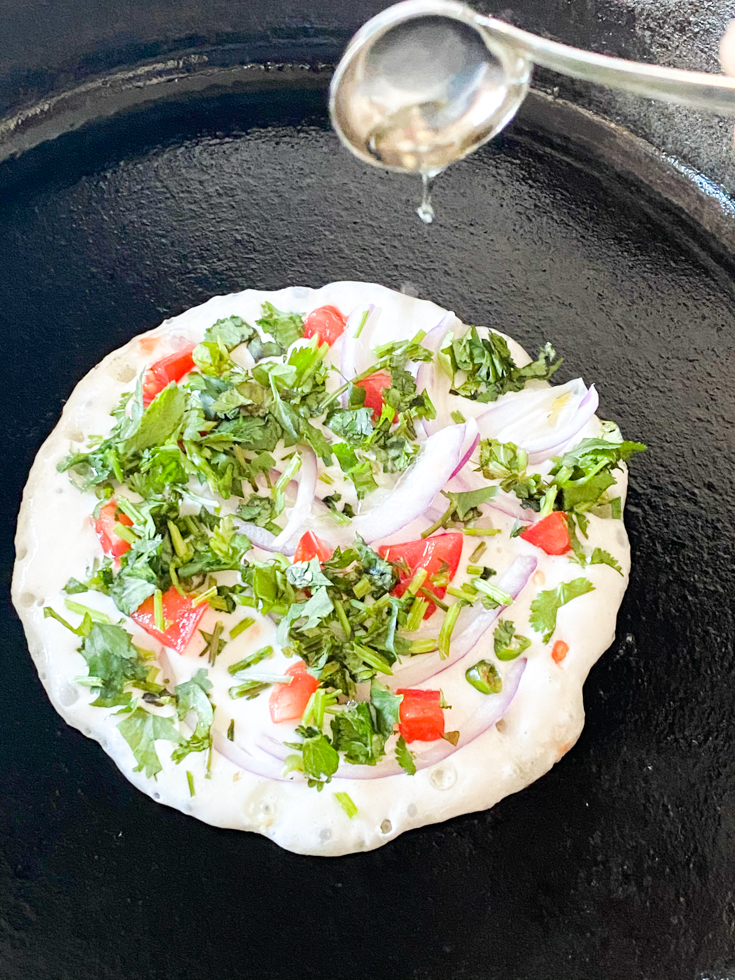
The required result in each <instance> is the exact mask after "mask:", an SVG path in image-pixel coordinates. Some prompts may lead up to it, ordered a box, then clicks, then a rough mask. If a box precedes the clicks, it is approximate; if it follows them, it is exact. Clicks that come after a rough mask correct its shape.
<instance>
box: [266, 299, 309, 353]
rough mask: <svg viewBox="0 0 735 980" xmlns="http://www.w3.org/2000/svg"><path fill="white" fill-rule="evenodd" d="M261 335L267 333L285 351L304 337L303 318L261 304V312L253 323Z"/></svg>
mask: <svg viewBox="0 0 735 980" xmlns="http://www.w3.org/2000/svg"><path fill="white" fill-rule="evenodd" d="M255 322H256V323H257V325H258V326H259V327H260V329H261V330H262V331H263V333H268V334H270V335H271V337H272V338H273V339H274V340H275V341H276V343H277V344H280V346H281V347H282V348H283V349H284V350H285V348H286V347H290V346H291V344H292V343H293V342H294V341H295V340H298V339H299V338H300V337H303V335H304V318H303V317H302V316H301V314H300V313H283V312H282V311H281V310H277V309H276V307H275V306H274V305H273V304H272V303H263V312H262V315H261V317H260V319H259V320H256V321H255Z"/></svg>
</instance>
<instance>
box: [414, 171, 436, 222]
mask: <svg viewBox="0 0 735 980" xmlns="http://www.w3.org/2000/svg"><path fill="white" fill-rule="evenodd" d="M433 182H434V178H433V177H430V176H429V175H428V174H421V185H422V191H421V204H419V206H418V207H417V208H416V214H417V215H418V216H419V218H421V220H422V221H423V223H424V224H425V225H430V224H431V222H432V221H433V220H434V206H433V204H432V203H431V185H432V183H433Z"/></svg>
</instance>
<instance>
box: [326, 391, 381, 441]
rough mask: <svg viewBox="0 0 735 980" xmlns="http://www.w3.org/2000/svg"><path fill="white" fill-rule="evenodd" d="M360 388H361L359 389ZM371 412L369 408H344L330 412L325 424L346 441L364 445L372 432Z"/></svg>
mask: <svg viewBox="0 0 735 980" xmlns="http://www.w3.org/2000/svg"><path fill="white" fill-rule="evenodd" d="M360 390H362V389H360ZM372 417H373V412H372V409H370V408H356V409H345V410H338V411H336V412H332V414H331V415H330V416H329V418H328V420H327V423H326V424H327V426H328V427H329V428H330V429H331V430H332V432H335V433H336V434H337V435H338V436H341V437H342V438H343V439H344V440H345V441H346V442H349V443H352V444H353V445H356V446H363V445H366V442H368V441H369V440H370V439H371V438H372V436H373V434H374V431H375V430H374V429H373V423H372Z"/></svg>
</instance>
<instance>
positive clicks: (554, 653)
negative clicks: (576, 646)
mask: <svg viewBox="0 0 735 980" xmlns="http://www.w3.org/2000/svg"><path fill="white" fill-rule="evenodd" d="M568 653H569V644H568V643H565V642H564V640H557V641H556V643H555V644H554V646H553V647H552V649H551V659H552V660H553V661H554V663H555V664H560V663H561V662H562V660H563V659H564V657H566V655H567V654H568Z"/></svg>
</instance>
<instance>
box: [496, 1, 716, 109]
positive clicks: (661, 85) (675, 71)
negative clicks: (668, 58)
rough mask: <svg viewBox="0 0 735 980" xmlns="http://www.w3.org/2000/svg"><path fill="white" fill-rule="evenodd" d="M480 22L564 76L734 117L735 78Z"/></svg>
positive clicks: (545, 66) (497, 24)
mask: <svg viewBox="0 0 735 980" xmlns="http://www.w3.org/2000/svg"><path fill="white" fill-rule="evenodd" d="M477 25H478V27H479V28H480V29H481V30H484V31H487V32H488V33H489V34H490V35H491V36H492V37H496V38H497V39H498V40H500V41H505V42H507V43H508V44H510V45H511V46H512V47H514V48H515V49H516V50H517V51H518V52H519V54H521V55H527V56H528V57H529V59H530V60H531V61H533V62H534V63H535V64H537V65H541V66H543V67H544V68H550V69H551V70H552V71H556V72H559V73H560V74H562V75H568V76H570V77H571V78H580V79H582V80H584V81H586V82H595V83H597V84H599V85H606V86H608V87H609V88H615V89H621V90H623V91H625V92H633V93H635V94H636V95H642V96H644V97H645V98H649V99H661V100H662V101H664V102H675V103H677V104H679V105H686V106H692V107H694V108H698V109H707V110H709V111H710V112H716V113H722V114H724V115H735V78H728V77H726V76H725V75H723V76H722V77H720V76H718V75H710V74H707V73H706V72H695V71H683V70H681V69H679V68H663V67H661V66H660V65H649V64H644V63H643V62H636V61H627V60H626V59H624V58H611V57H608V56H607V55H604V54H597V53H596V52H594V51H582V50H580V49H579V48H572V47H570V46H569V45H567V44H559V43H558V42H557V41H549V40H548V39H547V38H543V37H537V36H536V35H535V34H529V33H528V32H527V31H522V30H521V29H520V28H518V27H513V26H512V25H510V24H505V23H504V22H503V21H500V20H495V18H493V17H485V16H483V15H481V14H478V15H477Z"/></svg>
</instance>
